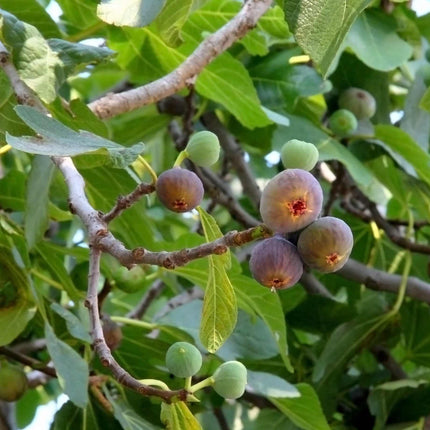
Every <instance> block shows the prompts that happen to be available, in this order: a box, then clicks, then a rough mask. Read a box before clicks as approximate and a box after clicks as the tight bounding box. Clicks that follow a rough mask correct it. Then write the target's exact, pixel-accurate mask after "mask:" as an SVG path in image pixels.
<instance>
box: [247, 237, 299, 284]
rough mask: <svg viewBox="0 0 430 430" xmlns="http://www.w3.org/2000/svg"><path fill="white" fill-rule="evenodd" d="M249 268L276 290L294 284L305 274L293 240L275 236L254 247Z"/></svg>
mask: <svg viewBox="0 0 430 430" xmlns="http://www.w3.org/2000/svg"><path fill="white" fill-rule="evenodd" d="M249 269H250V270H251V273H252V276H253V278H254V279H255V280H256V281H257V282H259V283H260V284H261V285H264V286H265V287H269V288H272V290H274V291H275V290H282V289H284V288H288V287H291V286H292V285H294V284H295V283H296V282H297V281H298V280H299V279H300V277H301V276H302V274H303V263H302V261H301V259H300V255H299V253H298V252H297V248H296V247H295V246H294V245H293V244H292V243H291V242H289V241H288V240H286V239H284V238H283V237H281V236H274V237H271V238H269V239H264V240H263V241H261V242H260V243H258V244H257V245H256V246H255V247H254V249H253V250H252V253H251V259H250V260H249Z"/></svg>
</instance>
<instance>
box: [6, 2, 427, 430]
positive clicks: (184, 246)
mask: <svg viewBox="0 0 430 430" xmlns="http://www.w3.org/2000/svg"><path fill="white" fill-rule="evenodd" d="M47 3H49V2H47V1H36V0H19V1H18V0H5V1H3V2H2V4H1V9H0V42H1V44H0V51H1V52H0V55H1V58H0V62H1V69H0V327H1V329H0V356H1V360H2V363H3V366H5V364H4V363H6V361H9V362H11V364H13V365H14V366H15V365H18V366H21V368H22V369H24V370H25V372H26V374H27V378H28V382H29V387H31V388H30V389H29V390H28V391H27V392H26V394H25V395H24V396H23V397H22V398H20V399H19V400H18V401H17V404H16V406H17V407H16V410H15V413H16V421H17V423H18V426H19V427H20V428H23V427H25V426H26V425H27V424H29V423H30V422H31V420H32V419H33V416H34V414H35V411H36V409H37V406H39V405H43V404H44V403H46V402H47V401H48V400H50V399H56V398H57V397H58V396H59V395H60V394H61V393H65V394H66V395H67V396H68V399H69V400H68V402H67V403H66V404H64V405H63V406H62V407H61V409H60V410H59V411H58V412H57V413H56V415H55V417H54V421H53V424H52V427H51V428H52V429H63V428H66V427H67V428H74V429H84V428H85V429H91V430H92V429H99V428H104V429H106V430H107V429H126V430H128V429H151V430H152V429H161V428H169V429H174V430H189V429H199V428H203V429H205V430H218V429H220V430H225V429H227V428H229V429H235V428H239V427H237V425H238V424H237V423H238V422H240V425H241V426H243V427H241V428H246V429H247V430H254V429H261V428H265V427H267V428H282V429H309V430H315V429H321V430H326V429H330V428H331V429H337V430H340V429H344V430H347V429H371V428H374V429H384V428H387V429H390V428H393V429H394V428H396V429H400V428H404V429H406V428H409V429H423V428H424V422H425V421H426V419H427V421H428V418H427V417H428V416H429V414H430V407H429V404H430V403H429V402H428V398H429V395H430V372H429V367H430V346H429V345H430V338H429V330H428V324H430V311H429V308H428V304H429V303H430V295H429V293H428V291H430V279H429V273H428V272H429V271H428V255H429V254H430V244H429V240H430V228H429V225H430V223H429V221H428V220H429V219H430V175H429V162H430V155H429V143H430V71H429V70H430V64H429V62H428V60H427V59H426V55H425V52H426V50H427V49H428V46H429V43H430V32H429V28H430V26H429V25H428V23H429V22H430V14H429V15H426V16H423V17H420V18H418V17H417V16H416V14H415V12H414V11H413V10H411V9H410V5H409V3H410V2H406V1H400V0H396V1H394V0H393V1H390V0H387V1H385V0H384V1H382V0H381V1H379V0H374V1H369V0H351V1H347V2H346V1H344V0H329V1H327V0H324V1H323V0H312V1H310V0H278V1H276V2H273V3H274V4H272V5H269V3H270V2H268V1H266V4H267V6H268V10H267V11H266V12H265V14H264V15H263V16H261V17H260V18H259V20H258V22H257V24H256V26H255V27H253V28H246V29H245V30H243V28H242V29H239V30H238V29H237V28H233V26H234V25H235V24H234V22H235V21H234V20H235V19H236V18H235V17H237V16H238V15H237V14H240V13H242V12H243V10H245V9H246V8H247V7H249V9H250V10H251V9H252V7H253V6H252V5H255V4H260V5H262V4H263V3H264V1H263V0H261V1H253V0H248V1H247V2H244V6H243V8H242V7H241V6H242V5H241V3H240V2H238V1H237V0H194V1H192V0H164V1H158V0H128V1H127V2H123V1H119V0H103V1H101V2H98V1H96V0H90V1H86V2H74V1H72V0H58V1H57V3H58V6H59V8H60V9H61V16H60V17H59V18H58V19H57V18H56V17H54V18H53V17H51V16H50V15H49V14H48V13H47V10H49V9H47V8H46V4H47ZM250 5H251V6H250ZM269 6H270V7H269ZM261 7H263V6H261ZM252 13H254V12H249V14H250V15H251V14H252ZM232 23H233V24H232ZM223 26H226V27H224V28H222V27H223ZM235 31H237V35H236V33H235ZM239 31H244V32H243V33H239ZM245 33H246V35H245ZM231 34H233V38H234V37H236V38H237V37H238V36H239V35H241V36H242V35H244V36H243V37H241V38H239V39H238V40H236V41H235V43H234V44H232V46H231V47H229V49H227V50H225V47H226V46H229V45H228V44H227V42H226V40H227V39H228V37H227V36H228V35H230V36H231ZM235 35H236V36H235ZM211 38H212V39H211ZM208 40H209V41H210V42H211V43H212V44H209V45H203V46H210V47H211V48H210V55H212V58H211V62H210V63H209V64H203V65H201V67H200V66H199V59H198V58H196V57H193V56H192V55H193V52H194V51H195V50H196V49H198V47H199V45H201V44H205V43H207V42H208ZM223 43H225V45H223ZM3 45H4V47H5V48H3ZM6 49H7V52H9V55H10V57H9V56H8V55H6ZM427 57H428V55H427ZM190 58H191V60H190ZM9 60H10V61H9ZM184 61H185V62H186V63H185V67H189V70H191V69H192V70H193V72H192V73H191V75H190V79H187V80H186V82H184V84H183V85H182V84H181V85H179V84H178V83H177V82H178V81H175V80H173V81H172V80H171V79H170V77H171V76H172V75H169V74H170V73H171V72H172V71H174V70H175V68H177V67H178V66H180V65H181V64H182V63H183V62H184ZM180 67H182V66H180ZM193 67H194V69H193ZM11 70H12V72H11ZM13 70H16V71H17V75H16V76H15V78H16V79H15V80H13V79H12V80H11V79H10V78H11V76H12V75H13V73H14V72H13ZM184 70H185V69H184ZM186 70H188V69H186ZM11 73H12V75H11ZM177 78H178V77H177ZM160 79H161V81H160V82H162V85H161V87H162V88H164V90H166V93H164V94H162V95H160V94H161V93H155V92H154V93H151V91H152V90H147V93H145V91H142V92H140V93H139V94H140V95H139V96H138V97H136V98H137V99H138V105H137V108H135V107H136V105H133V109H129V108H128V107H127V104H128V103H129V102H130V100H131V98H132V97H133V94H135V93H133V92H132V93H130V92H128V90H131V89H136V91H140V89H141V88H142V87H143V88H144V89H147V88H149V86H148V87H145V85H148V84H150V83H151V82H154V81H155V83H156V82H157V81H156V80H160ZM178 79H179V78H178ZM23 84H24V85H23ZM350 87H355V88H361V89H364V90H366V91H368V92H369V93H370V94H371V95H372V96H373V97H374V99H375V101H376V113H375V115H373V116H372V117H371V118H367V117H366V118H362V119H359V120H358V122H357V128H356V129H355V130H354V131H352V132H351V133H337V134H334V133H333V131H332V130H331V129H330V127H329V121H328V119H329V118H330V116H331V115H332V114H333V113H334V112H335V111H337V110H338V109H339V107H340V106H339V104H338V98H339V96H340V95H341V94H342V93H343V92H344V91H345V90H347V89H348V88H350ZM151 88H153V87H151ZM171 88H173V90H172V91H170V92H168V90H170V89H171ZM118 93H120V94H121V95H122V100H126V101H127V102H126V103H124V105H122V106H120V109H119V112H120V113H119V114H115V115H109V108H106V106H107V103H108V102H110V101H112V100H120V95H119V94H118ZM167 96H169V97H167ZM139 97H140V99H139ZM95 106H97V109H96V108H95ZM102 108H105V110H104V112H105V114H103V115H101V114H100V112H101V111H102V110H103V109H102ZM372 109H373V108H372ZM351 115H353V114H352V113H351ZM101 117H103V119H101ZM206 130H208V131H209V132H211V136H212V139H214V140H213V142H211V145H210V146H208V147H207V148H209V149H210V150H211V151H212V152H213V154H212V153H210V154H205V151H206V150H205V151H201V150H200V151H199V150H198V148H197V149H196V148H192V154H191V156H190V159H193V157H197V159H198V160H200V166H196V165H194V164H193V163H192V162H191V161H189V160H186V159H185V160H184V158H185V156H184V153H186V151H184V149H185V148H186V145H187V143H188V141H189V139H190V137H191V136H192V135H193V134H194V133H196V132H201V131H204V133H202V134H197V135H196V134H194V136H198V138H195V140H196V141H197V140H203V136H204V135H205V134H206V133H208V132H207V131H206ZM212 133H214V134H215V135H216V136H217V137H218V139H219V142H220V146H221V153H220V158H219V160H218V161H216V159H217V156H218V149H219V148H218V142H217V139H216V138H215V136H214V135H213V134H212ZM292 139H297V140H300V141H304V142H310V143H312V144H313V145H315V147H316V148H317V149H318V151H319V161H318V163H317V165H316V167H315V168H313V170H312V171H311V173H312V174H313V175H314V176H315V177H316V178H317V179H318V182H319V183H320V185H321V187H322V189H323V192H324V202H325V206H324V207H323V211H322V214H323V215H326V216H328V215H330V216H335V217H338V218H340V219H342V220H343V221H345V222H346V223H347V224H348V225H349V227H350V228H351V230H352V232H353V236H354V247H353V250H352V254H351V257H350V261H349V262H348V263H346V265H345V266H344V267H343V268H342V269H341V270H340V271H339V272H337V273H334V274H333V273H328V274H322V273H319V272H317V271H312V270H310V269H309V268H305V271H304V274H303V276H302V278H301V279H300V281H299V282H298V283H297V284H296V285H295V286H293V287H289V288H286V289H283V290H279V291H276V292H272V291H271V290H270V289H268V288H265V287H263V286H261V285H259V284H258V283H257V281H256V280H254V279H253V278H252V276H251V273H250V270H249V265H248V261H249V257H250V254H251V250H252V247H253V246H254V243H253V242H255V241H256V240H259V239H262V238H267V237H269V236H271V235H272V232H271V231H269V230H268V228H267V227H265V226H264V225H262V224H261V223H262V222H261V215H260V211H259V200H260V195H261V191H262V190H263V188H264V186H265V185H266V184H267V182H268V181H269V180H270V179H271V178H273V177H274V176H275V175H276V174H277V173H279V172H280V171H282V170H283V169H284V167H283V165H282V163H281V161H280V151H281V149H282V148H283V146H284V144H285V142H287V141H290V140H292ZM215 143H216V145H215ZM213 145H215V146H214V147H213ZM209 149H208V150H209ZM181 151H182V152H181ZM179 154H182V155H179ZM178 155H179V158H177V157H178ZM185 155H186V154H185ZM50 157H51V158H50ZM67 157H72V159H73V163H74V165H75V166H76V167H77V169H78V171H79V173H80V175H81V176H78V177H76V176H69V177H67V169H66V168H67V166H69V167H70V164H71V163H70V164H67V163H69V161H68V160H69V158H67ZM201 160H203V161H201ZM208 160H209V161H208ZM53 161H54V162H53ZM175 161H176V165H179V164H181V163H182V168H186V169H189V170H193V171H194V172H195V173H196V175H197V176H198V177H199V178H200V180H201V182H202V184H203V186H204V189H205V193H204V199H203V201H202V202H201V204H200V206H198V207H197V210H193V211H192V212H187V213H185V214H182V213H174V212H172V211H168V210H166V208H165V207H164V206H163V205H162V204H161V203H160V200H159V199H158V198H157V196H156V193H155V192H154V190H155V185H154V182H155V178H156V176H157V175H160V174H161V173H162V172H164V171H166V170H168V169H171V168H172V167H173V166H174V165H175ZM62 162H64V163H65V165H62V164H61V163H62ZM213 162H214V164H212V163H213ZM287 164H288V162H287ZM306 164H309V163H306ZM72 165H73V164H72ZM311 165H312V166H313V165H314V162H313V161H312V163H311ZM64 166H66V167H64ZM57 167H59V168H57ZM82 178H83V181H85V192H86V196H87V198H88V202H86V200H85V198H84V197H82V196H81V197H80V198H77V199H76V193H77V191H76V190H77V189H79V187H80V186H82V184H83V182H82ZM65 179H66V180H65ZM81 182H82V183H81ZM89 205H91V206H89ZM91 211H92V212H91ZM103 216H104V218H103ZM95 225H97V226H101V227H104V228H100V229H99V228H97V229H96V230H97V231H94V228H93V227H94V226H95ZM107 226H108V227H107ZM105 228H108V231H107V230H105ZM110 234H112V235H113V236H110ZM285 236H286V237H287V238H288V239H289V240H290V241H292V242H297V233H296V232H293V233H289V234H287V235H285ZM109 240H111V242H109ZM114 240H118V242H115V243H116V248H115V249H114V247H110V246H111V245H110V244H111V243H112V241H114ZM119 241H120V242H119ZM124 247H125V248H126V249H125V248H124ZM95 249H96V250H101V251H109V252H103V255H102V257H101V262H100V270H98V263H97V255H98V254H97V252H98V251H94V250H95ZM115 250H116V251H115ZM128 250H132V251H128ZM176 251H178V252H176ZM127 252H128V253H127ZM109 254H111V255H109ZM116 257H117V258H116ZM139 259H140V260H139ZM136 262H139V263H143V264H140V265H139V267H140V269H141V270H140V271H138V272H134V275H131V272H130V276H129V277H127V276H126V275H124V273H123V272H121V271H123V270H124V268H123V266H126V267H128V268H131V267H133V266H134V265H135V264H134V263H136ZM99 272H100V278H98V276H99ZM120 274H121V276H120ZM88 275H90V276H89V277H88ZM136 276H137V279H136ZM88 279H89V282H88ZM87 284H88V285H87ZM87 288H89V294H88V295H87V296H86V292H87ZM92 288H93V289H94V288H95V290H93V289H92ZM94 291H95V292H96V293H98V297H96V296H97V294H93V293H94ZM96 299H98V303H97V301H95V300H96ZM94 303H95V306H94ZM98 306H99V307H100V309H99V310H100V313H101V320H100V321H102V322H103V331H97V326H96V325H95V323H94V321H95V320H96V321H97V323H98V321H99V318H98V314H97V312H98ZM87 308H89V310H88V309H87ZM101 327H102V326H101V325H100V330H101ZM102 338H106V341H107V343H108V345H109V346H110V347H111V350H112V355H113V356H112V357H111V356H110V355H109V354H110V352H109V351H108V352H109V353H108V354H107V353H106V350H104V349H103V346H102V347H100V344H101V343H102V342H101V339H102ZM175 342H188V343H192V344H193V345H195V346H197V347H198V349H199V351H200V352H201V353H202V356H203V365H202V367H201V369H200V370H198V372H197V374H196V375H194V376H193V377H192V380H191V377H189V378H186V379H185V381H184V378H179V377H177V376H174V375H172V374H170V373H169V370H168V369H167V367H166V363H165V355H166V352H167V350H168V349H169V347H170V346H171V345H172V344H174V343H175ZM23 351H24V352H23ZM229 361H239V362H240V363H243V364H244V365H245V366H246V368H247V372H248V373H247V385H246V390H245V394H244V395H243V396H242V397H240V398H238V399H236V400H234V401H233V400H228V401H226V400H225V399H223V398H222V397H221V396H219V395H218V394H217V393H216V392H215V391H214V390H213V388H212V387H211V385H213V383H214V380H213V378H212V375H214V374H215V375H216V371H217V369H220V366H221V365H222V363H225V362H229ZM115 366H118V367H115ZM0 367H1V365H0ZM240 367H241V369H242V366H241V365H240ZM31 368H33V369H38V370H39V371H40V372H39V373H37V372H36V373H35V372H31V373H30V370H31ZM115 369H116V370H118V369H121V370H120V371H119V372H117V373H115V372H116V371H115ZM41 375H42V376H43V377H41ZM0 378H1V376H0ZM239 379H240V381H241V384H243V375H242V374H241V375H240V378H239ZM139 381H140V382H139ZM1 383H2V381H1V379H0V385H1ZM139 383H140V384H143V385H141V386H140V387H142V386H143V387H144V388H143V390H141V393H139V392H137V391H139V390H138V389H136V387H137V384H139ZM133 384H134V385H133ZM227 385H228V384H227ZM35 387H37V388H35ZM225 387H227V388H226V389H227V391H229V390H228V388H229V387H228V386H225ZM225 387H223V390H221V392H223V391H225V390H224V388H225ZM203 388H204V390H203ZM230 388H231V387H230ZM241 388H242V387H240V389H239V390H238V391H240V392H242V390H241ZM151 390H152V391H151ZM142 393H143V394H142ZM166 393H167V394H166ZM169 393H173V394H169ZM164 395H165V397H163V396H164ZM166 396H167V397H166ZM168 396H171V397H168ZM164 400H169V401H164ZM0 403H1V402H0ZM0 406H1V405H0ZM0 411H3V409H2V408H0ZM251 412H252V413H251ZM1 413H2V412H0V414H1ZM3 418H4V417H0V421H3ZM11 428H12V427H11Z"/></svg>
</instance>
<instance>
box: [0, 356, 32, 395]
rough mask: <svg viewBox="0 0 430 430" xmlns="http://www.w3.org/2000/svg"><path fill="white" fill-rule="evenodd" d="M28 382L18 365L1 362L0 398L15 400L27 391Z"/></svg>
mask: <svg viewBox="0 0 430 430" xmlns="http://www.w3.org/2000/svg"><path fill="white" fill-rule="evenodd" d="M27 388H28V382H27V377H26V376H25V373H24V371H23V370H22V369H21V368H20V367H18V366H12V365H9V364H2V366H1V367H0V400H4V401H5V402H15V401H16V400H18V399H20V398H21V397H22V396H23V395H24V393H25V392H26V391H27Z"/></svg>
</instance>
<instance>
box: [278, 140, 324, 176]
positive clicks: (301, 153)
mask: <svg viewBox="0 0 430 430" xmlns="http://www.w3.org/2000/svg"><path fill="white" fill-rule="evenodd" d="M318 156H319V153H318V149H317V148H316V146H315V145H314V144H312V143H309V142H304V141H303V140H297V139H292V140H289V141H288V142H286V143H284V145H283V146H282V149H281V160H282V164H283V165H284V167H285V168H286V169H303V170H308V171H309V170H312V169H313V168H314V167H315V164H317V161H318Z"/></svg>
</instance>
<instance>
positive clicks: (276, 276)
mask: <svg viewBox="0 0 430 430" xmlns="http://www.w3.org/2000/svg"><path fill="white" fill-rule="evenodd" d="M322 203H323V191H322V188H321V186H320V184H319V182H318V181H317V180H316V179H315V178H314V176H313V175H312V174H311V173H309V172H308V171H306V170H303V169H297V168H294V169H286V170H284V171H282V172H281V173H278V174H277V175H276V176H275V177H273V178H272V179H271V180H270V181H269V182H268V184H267V185H266V187H265V188H264V190H263V193H262V196H261V201H260V214H261V217H262V219H263V222H264V223H265V224H266V226H267V227H269V228H270V229H271V230H272V231H273V232H274V233H275V235H274V236H273V237H270V238H268V239H264V240H262V241H261V242H260V243H258V244H257V245H256V246H255V247H254V248H253V250H252V252H251V258H250V260H249V268H250V271H251V274H252V276H253V278H254V279H255V280H256V281H257V282H259V283H260V284H261V285H263V286H265V287H267V288H270V289H271V290H272V291H276V290H280V289H285V288H288V287H291V286H293V285H295V284H296V283H297V282H298V281H299V280H300V278H301V276H302V274H303V265H304V264H305V265H307V266H309V267H310V268H313V269H316V270H319V271H320V272H323V273H330V272H335V271H337V270H339V269H340V268H341V267H342V266H343V265H344V264H345V263H346V261H347V260H348V257H349V255H350V253H351V250H352V246H353V236H352V232H351V229H350V228H349V226H348V225H347V224H346V223H345V222H344V221H342V220H341V219H338V218H335V217H322V218H319V215H320V212H321V208H322ZM291 233H294V237H295V239H296V242H295V243H293V242H292V241H290V240H288V237H289V236H288V234H291ZM290 236H291V235H290ZM297 237H298V239H297Z"/></svg>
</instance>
